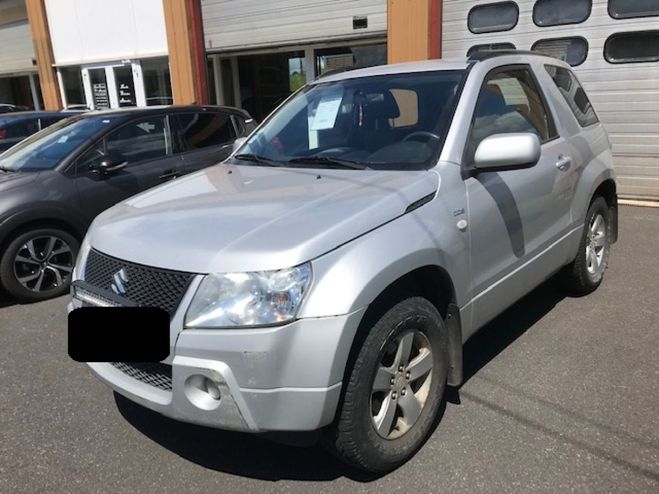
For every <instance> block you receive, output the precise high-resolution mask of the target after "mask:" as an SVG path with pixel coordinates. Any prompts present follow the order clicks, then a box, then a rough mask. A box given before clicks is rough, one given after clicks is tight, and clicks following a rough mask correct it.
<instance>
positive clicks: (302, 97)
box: [233, 71, 464, 170]
mask: <svg viewBox="0 0 659 494" xmlns="http://www.w3.org/2000/svg"><path fill="white" fill-rule="evenodd" d="M463 77H464V71H436V72H415V73H409V74H394V75H382V76H374V77H362V78H356V79H345V80H341V81H336V82H327V83H322V82H321V83H318V84H313V85H310V86H307V87H305V88H303V89H302V90H301V91H300V92H298V93H297V94H296V95H295V96H293V97H292V98H291V99H290V100H289V101H288V102H287V103H286V104H285V105H284V106H283V107H282V108H281V109H279V110H278V111H277V112H276V113H275V114H273V115H272V116H271V117H269V119H268V120H267V121H266V123H265V124H264V125H263V127H261V129H260V130H259V131H258V132H257V133H256V134H254V135H253V136H252V137H251V138H250V139H249V140H248V141H247V142H246V143H245V145H244V146H243V147H241V148H240V150H239V151H238V153H237V154H236V155H235V156H234V161H233V162H234V163H236V164H248V163H252V164H257V165H266V164H268V165H270V166H296V167H299V166H313V167H317V166H325V167H345V168H355V169H363V168H373V169H387V170H410V169H423V168H429V167H431V166H433V164H434V163H433V160H436V159H437V157H438V155H439V152H440V151H441V146H442V143H443V141H444V136H445V133H446V132H447V130H448V126H449V124H450V121H451V117H452V114H453V111H454V107H455V104H454V103H455V100H456V99H457V98H458V97H459V94H458V88H459V87H460V83H461V81H462V79H463Z"/></svg>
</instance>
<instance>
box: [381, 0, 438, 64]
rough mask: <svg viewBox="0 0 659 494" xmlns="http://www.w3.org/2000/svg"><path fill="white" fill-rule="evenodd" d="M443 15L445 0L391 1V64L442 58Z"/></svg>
mask: <svg viewBox="0 0 659 494" xmlns="http://www.w3.org/2000/svg"><path fill="white" fill-rule="evenodd" d="M441 12H442V0H388V2H387V59H388V61H389V63H398V62H412V61H416V60H428V59H430V58H439V57H440V56H441V47H440V42H441Z"/></svg>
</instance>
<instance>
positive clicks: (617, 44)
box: [604, 31, 659, 63]
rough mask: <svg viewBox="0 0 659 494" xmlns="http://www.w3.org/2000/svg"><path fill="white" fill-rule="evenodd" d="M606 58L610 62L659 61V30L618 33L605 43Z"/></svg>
mask: <svg viewBox="0 0 659 494" xmlns="http://www.w3.org/2000/svg"><path fill="white" fill-rule="evenodd" d="M604 58H606V60H607V61H608V62H609V63H638V62H657V61H659V31H638V32H628V33H616V34H613V35H611V36H609V38H608V39H607V40H606V42H605V43H604Z"/></svg>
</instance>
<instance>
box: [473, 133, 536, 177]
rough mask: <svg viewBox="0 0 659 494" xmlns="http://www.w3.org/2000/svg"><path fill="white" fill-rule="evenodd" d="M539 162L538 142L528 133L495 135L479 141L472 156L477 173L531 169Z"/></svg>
mask: <svg viewBox="0 0 659 494" xmlns="http://www.w3.org/2000/svg"><path fill="white" fill-rule="evenodd" d="M539 160H540V140H539V139H538V136H537V135H535V134H532V133H530V132H525V133H518V134H495V135H493V136H490V137H486V138H485V139H483V140H482V141H481V143H480V144H479V145H478V148H477V149H476V154H475V155H474V165H475V167H476V170H478V171H484V172H485V171H489V172H493V171H505V170H518V169H522V168H531V167H532V166H534V165H535V164H536V163H537V162H538V161H539Z"/></svg>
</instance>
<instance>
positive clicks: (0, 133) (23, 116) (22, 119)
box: [0, 111, 70, 153]
mask: <svg viewBox="0 0 659 494" xmlns="http://www.w3.org/2000/svg"><path fill="white" fill-rule="evenodd" d="M69 116H70V114H68V113H62V112H39V111H29V112H17V113H8V114H4V115H3V116H2V117H0V153H2V152H3V151H6V150H7V149H9V148H10V147H12V146H13V145H14V144H17V143H19V142H21V141H22V140H23V139H25V138H26V137H29V136H31V135H32V134H35V133H37V132H39V131H40V130H43V129H45V128H46V127H49V126H51V125H52V124H54V123H55V122H59V121H60V120H62V119H64V118H67V117H69Z"/></svg>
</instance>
